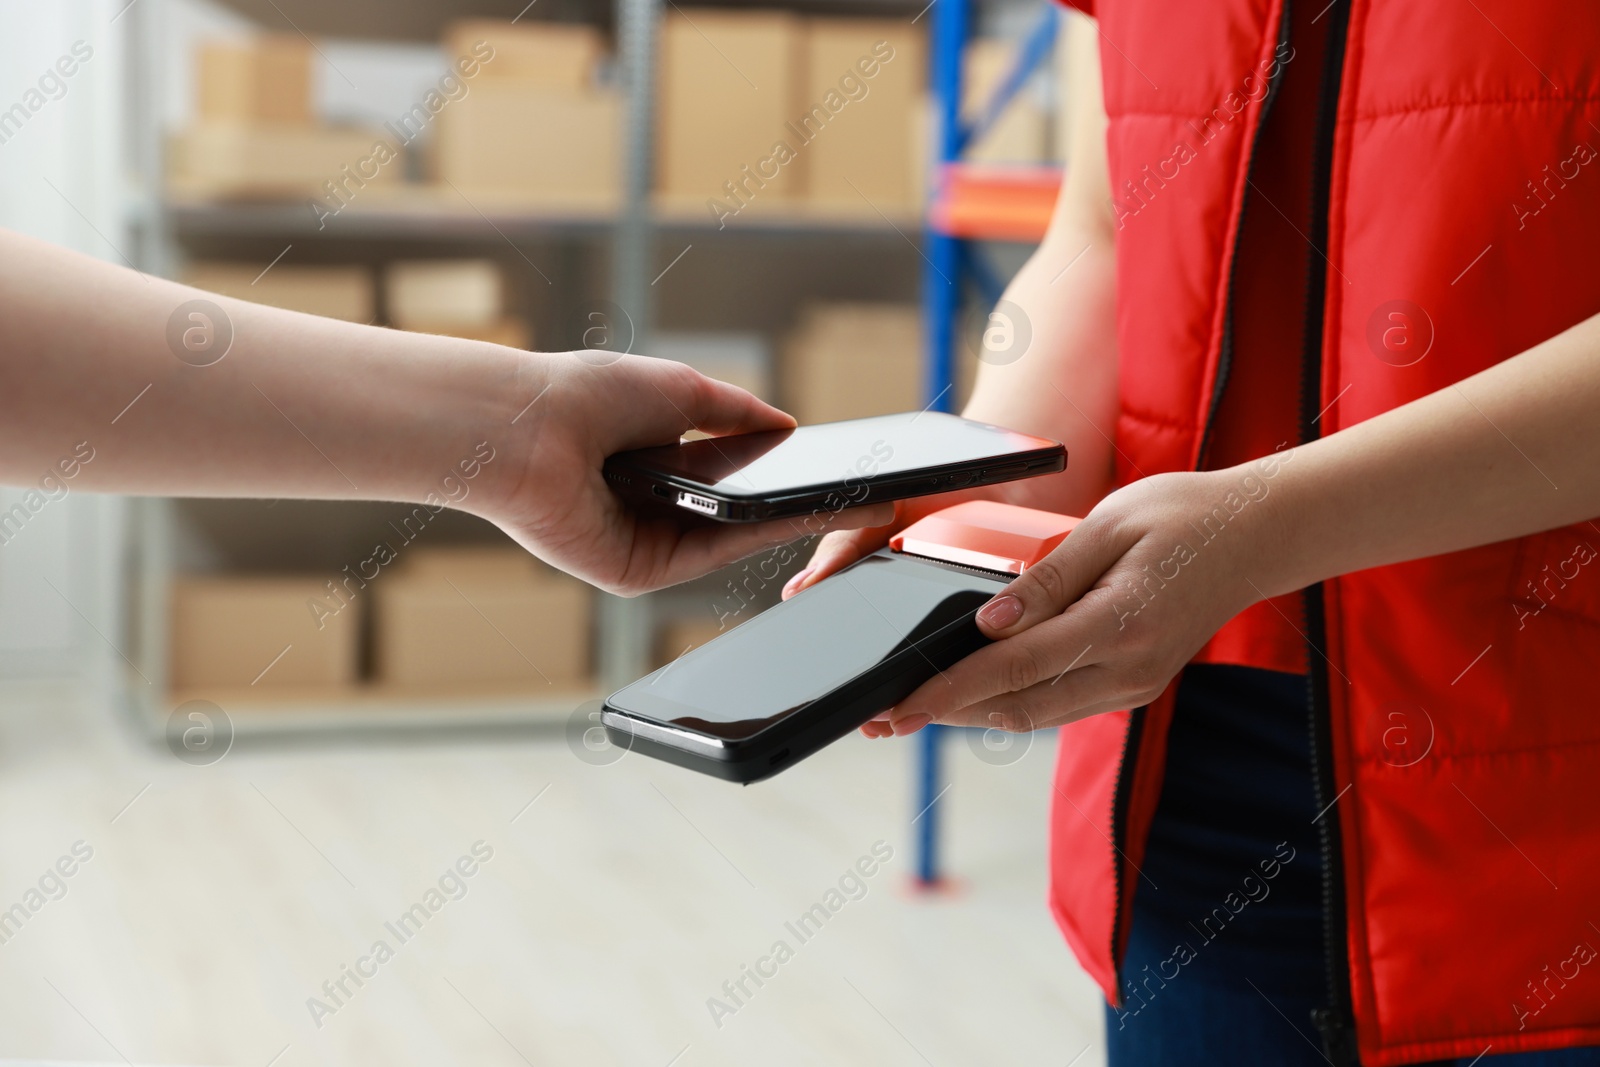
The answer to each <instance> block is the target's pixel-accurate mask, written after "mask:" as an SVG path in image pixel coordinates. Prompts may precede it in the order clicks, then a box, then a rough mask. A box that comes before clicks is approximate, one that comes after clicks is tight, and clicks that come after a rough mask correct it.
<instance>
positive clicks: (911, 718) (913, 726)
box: [892, 715, 933, 737]
mask: <svg viewBox="0 0 1600 1067" xmlns="http://www.w3.org/2000/svg"><path fill="white" fill-rule="evenodd" d="M932 721H933V716H932V715H907V716H906V717H905V718H903V719H897V720H895V721H894V723H893V724H892V725H893V727H894V735H895V736H896V737H905V736H906V735H907V734H914V733H916V732H917V731H918V730H920V729H922V728H923V727H924V726H926V725H928V724H929V723H930V722H932Z"/></svg>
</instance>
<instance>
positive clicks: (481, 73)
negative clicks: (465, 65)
mask: <svg viewBox="0 0 1600 1067" xmlns="http://www.w3.org/2000/svg"><path fill="white" fill-rule="evenodd" d="M443 44H444V50H445V56H446V58H447V59H448V60H449V61H450V62H451V63H452V64H453V63H455V62H456V61H457V60H461V59H466V60H477V62H478V73H477V75H476V79H475V81H476V80H478V79H488V80H492V81H498V80H501V79H507V78H509V79H514V80H517V81H521V82H524V83H527V84H532V85H538V86H541V87H543V88H546V89H566V90H569V91H575V90H582V89H588V88H590V87H591V86H592V85H593V83H594V76H595V68H596V67H598V66H599V64H600V60H601V58H602V57H603V56H604V54H605V43H604V41H603V40H602V39H601V36H600V31H599V30H598V29H596V28H595V27H593V26H590V25H587V24H577V23H569V22H543V21H533V20H531V19H530V20H523V21H519V22H515V23H513V22H509V21H501V20H499V19H463V20H461V21H460V22H455V23H452V24H451V25H450V26H449V27H448V28H447V29H446V30H445V34H444V42H443ZM490 49H492V52H489V53H488V57H487V58H485V53H486V51H487V50H490ZM476 88H477V86H476V84H474V86H473V90H474V91H476Z"/></svg>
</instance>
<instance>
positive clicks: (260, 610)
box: [171, 577, 361, 690]
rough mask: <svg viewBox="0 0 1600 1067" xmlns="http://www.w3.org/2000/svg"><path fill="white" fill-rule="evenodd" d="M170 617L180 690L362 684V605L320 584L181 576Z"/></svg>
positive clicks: (176, 684)
mask: <svg viewBox="0 0 1600 1067" xmlns="http://www.w3.org/2000/svg"><path fill="white" fill-rule="evenodd" d="M318 605H320V609H319V607H318ZM171 616H172V630H171V641H172V649H171V669H172V679H171V685H172V688H174V689H186V690H193V689H198V688H207V687H213V688H218V689H242V688H249V687H254V688H256V689H268V688H283V687H286V686H306V685H348V684H351V683H353V682H355V680H356V672H357V669H358V659H357V655H358V651H357V650H358V641H359V636H360V633H361V601H360V600H359V599H356V600H351V601H348V602H345V603H343V604H341V603H340V601H339V600H338V599H337V598H335V597H333V596H332V595H330V594H329V593H328V590H327V587H326V585H325V583H324V582H323V581H321V580H319V579H316V578H254V577H250V578H246V577H217V578H179V579H177V580H175V581H174V582H173V584H172V599H171Z"/></svg>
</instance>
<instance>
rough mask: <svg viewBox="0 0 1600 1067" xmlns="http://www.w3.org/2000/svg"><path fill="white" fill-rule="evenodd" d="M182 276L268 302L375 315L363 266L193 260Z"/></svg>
mask: <svg viewBox="0 0 1600 1067" xmlns="http://www.w3.org/2000/svg"><path fill="white" fill-rule="evenodd" d="M182 281H183V282H184V284H186V285H192V286H194V287H195V288H197V289H204V290H206V291H207V292H212V293H221V294H222V295H223V296H231V297H235V298H237V299H239V300H249V301H252V302H254V303H257V304H266V305H268V306H270V307H279V308H287V309H289V310H290V311H304V312H306V313H307V314H311V315H325V316H327V317H328V318H331V319H344V320H346V321H347V322H360V323H369V322H371V321H372V320H373V317H374V314H375V312H374V308H373V286H372V275H371V273H370V272H369V271H368V270H367V269H366V268H365V267H302V266H295V265H292V264H287V263H277V264H274V265H272V266H271V267H270V268H269V269H267V270H266V271H265V272H263V271H262V266H261V264H256V263H216V262H197V263H191V264H189V266H188V267H187V268H185V270H184V271H183V276H182Z"/></svg>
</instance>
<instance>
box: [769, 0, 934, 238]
mask: <svg viewBox="0 0 1600 1067" xmlns="http://www.w3.org/2000/svg"><path fill="white" fill-rule="evenodd" d="M924 56H925V48H924V42H923V37H922V30H921V29H920V28H919V27H918V26H915V25H913V24H912V23H910V22H904V21H899V20H885V19H813V20H811V21H810V22H809V23H808V24H807V41H806V79H805V98H804V100H803V101H802V102H801V104H800V105H799V107H798V108H797V109H796V114H797V119H796V123H795V124H796V126H797V127H799V128H800V129H801V130H802V132H803V133H804V134H805V135H806V136H807V137H809V138H811V139H810V140H809V141H808V142H807V143H806V145H805V148H804V152H805V159H806V183H807V189H806V193H807V196H808V197H809V198H810V199H811V200H812V201H813V202H815V203H818V204H827V205H835V206H839V207H844V208H848V209H851V210H861V209H863V208H867V209H876V210H882V211H887V210H891V209H895V210H905V209H908V208H914V207H917V206H919V199H918V197H919V195H920V192H919V190H920V188H921V179H920V171H921V163H922V154H921V152H920V151H919V148H920V145H919V141H920V138H919V137H918V134H917V122H916V116H917V115H918V114H919V113H920V112H921V111H922V103H921V102H922V88H923V83H924V70H925V58H924Z"/></svg>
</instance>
